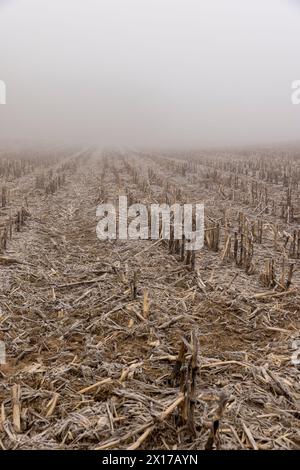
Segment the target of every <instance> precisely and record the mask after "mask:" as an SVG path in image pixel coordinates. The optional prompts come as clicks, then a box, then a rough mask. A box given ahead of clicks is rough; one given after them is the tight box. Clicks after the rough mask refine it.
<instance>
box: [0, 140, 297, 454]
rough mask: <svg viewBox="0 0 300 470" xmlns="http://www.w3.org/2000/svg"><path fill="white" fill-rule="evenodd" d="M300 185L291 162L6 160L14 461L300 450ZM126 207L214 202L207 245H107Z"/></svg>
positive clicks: (231, 154) (7, 409) (2, 393)
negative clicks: (103, 214) (145, 452)
mask: <svg viewBox="0 0 300 470" xmlns="http://www.w3.org/2000/svg"><path fill="white" fill-rule="evenodd" d="M299 180H300V157H299V149H295V148H292V147H291V148H290V147H289V148H284V149H282V148H271V149H270V148H267V149H264V148H255V149H241V150H235V151H222V152H221V151H219V152H217V151H216V152H213V151H199V152H196V151H195V152H185V153H184V152H182V153H180V152H138V151H135V150H134V151H133V150H122V151H120V150H119V151H113V150H112V151H108V150H107V151H102V150H98V149H97V148H83V149H80V148H79V149H78V148H66V147H57V148H46V147H43V148H36V147H34V148H28V149H27V150H26V151H24V149H22V151H20V150H17V149H13V150H8V149H6V148H1V153H0V191H1V199H0V202H1V212H0V214H1V215H0V226H1V254H0V306H1V310H0V341H1V345H2V350H5V358H4V354H2V364H1V365H0V404H1V413H0V447H1V448H2V449H99V450H101V449H103V450H104V449H131V450H135V449H164V450H176V449H185V450H195V449H197V450H200V449H245V450H249V449H254V450H256V449H297V448H299V445H300V421H299V418H300V408H299V404H300V381H299V356H300V354H299V351H298V349H300V333H299V326H300V318H299V308H300V307H299V300H300V290H299V287H300V275H299V263H300V225H299V224H300V200H299ZM120 196H127V198H128V204H129V205H131V204H134V203H143V204H145V205H150V204H152V203H156V204H164V203H165V204H169V205H172V204H175V203H178V204H181V205H182V204H186V203H194V204H195V203H203V204H204V210H205V232H204V233H205V236H204V247H203V248H202V249H201V250H198V251H196V252H193V253H191V251H188V250H186V247H185V242H186V240H184V238H182V240H175V238H174V231H172V227H171V231H170V239H169V240H164V239H163V238H162V237H159V238H158V239H157V240H151V239H150V238H149V239H147V240H130V239H129V240H121V239H118V237H116V239H115V240H106V241H105V240H102V241H101V240H99V238H98V237H97V235H96V227H97V223H98V221H99V219H98V217H97V216H96V209H97V207H98V206H99V204H103V203H110V204H113V205H115V206H116V207H118V200H119V197H120ZM2 352H3V351H2ZM4 359H5V360H4Z"/></svg>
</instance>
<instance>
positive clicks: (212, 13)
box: [0, 0, 300, 147]
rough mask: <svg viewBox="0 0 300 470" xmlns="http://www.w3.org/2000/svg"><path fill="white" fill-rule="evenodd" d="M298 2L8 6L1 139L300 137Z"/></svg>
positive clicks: (152, 0) (1, 31) (185, 141)
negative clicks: (295, 91)
mask: <svg viewBox="0 0 300 470" xmlns="http://www.w3.org/2000/svg"><path fill="white" fill-rule="evenodd" d="M299 54H300V1H297V0H286V1H284V0H251V1H250V0H82V1H80V0H0V80H4V81H5V82H6V86H7V104H6V105H5V106H4V105H1V106H0V141H1V139H4V138H12V139H24V138H26V139H41V138H46V139H48V140H51V141H52V140H53V141H54V142H55V141H60V140H66V141H69V142H72V143H73V142H75V141H78V142H81V141H82V142H90V143H99V144H102V145H129V146H143V147H145V146H152V147H153V146H155V147H159V146H173V147H174V146H188V147H194V146H206V145H223V144H226V145H227V144H243V143H245V144H248V143H261V142H266V143H269V142H270V143H271V142H278V141H288V140H295V139H299V137H300V135H299V129H300V106H293V105H292V104H291V83H292V82H293V81H294V80H297V79H298V80H299V79H300V62H299Z"/></svg>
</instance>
